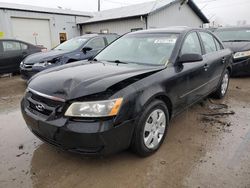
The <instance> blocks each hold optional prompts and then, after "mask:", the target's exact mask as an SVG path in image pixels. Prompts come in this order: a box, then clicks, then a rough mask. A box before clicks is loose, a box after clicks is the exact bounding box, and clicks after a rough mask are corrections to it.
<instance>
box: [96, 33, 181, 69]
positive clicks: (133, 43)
mask: <svg viewBox="0 0 250 188" xmlns="http://www.w3.org/2000/svg"><path fill="white" fill-rule="evenodd" d="M177 37H178V34H140V35H139V34H135V35H133V34H131V35H125V36H124V37H122V38H120V39H118V40H116V41H115V42H113V43H112V44H111V45H109V46H108V47H107V48H105V49H104V50H103V51H102V52H101V53H99V54H98V55H97V56H96V57H95V59H96V60H98V61H110V62H123V63H137V64H148V65H165V64H166V63H167V62H168V60H169V58H170V56H171V54H172V51H173V48H174V46H175V43H176V40H177Z"/></svg>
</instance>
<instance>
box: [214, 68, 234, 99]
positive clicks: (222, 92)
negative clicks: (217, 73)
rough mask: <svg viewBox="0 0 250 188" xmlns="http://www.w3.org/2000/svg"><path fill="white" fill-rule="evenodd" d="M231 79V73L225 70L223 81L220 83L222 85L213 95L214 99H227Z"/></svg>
mask: <svg viewBox="0 0 250 188" xmlns="http://www.w3.org/2000/svg"><path fill="white" fill-rule="evenodd" d="M229 78H230V74H229V71H228V70H225V72H224V73H223V76H222V79H221V81H220V84H219V86H218V89H217V90H216V91H215V92H214V93H213V94H212V97H213V98H216V99H222V98H223V97H225V95H226V93H227V90H228V86H229Z"/></svg>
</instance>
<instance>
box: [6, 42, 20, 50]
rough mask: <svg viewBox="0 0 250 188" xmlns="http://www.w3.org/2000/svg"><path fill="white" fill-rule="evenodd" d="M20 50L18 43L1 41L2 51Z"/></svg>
mask: <svg viewBox="0 0 250 188" xmlns="http://www.w3.org/2000/svg"><path fill="white" fill-rule="evenodd" d="M16 50H21V45H20V43H19V42H14V41H3V51H4V52H7V51H16Z"/></svg>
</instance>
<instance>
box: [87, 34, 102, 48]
mask: <svg viewBox="0 0 250 188" xmlns="http://www.w3.org/2000/svg"><path fill="white" fill-rule="evenodd" d="M86 46H88V47H90V48H92V49H94V50H98V49H102V48H104V47H105V43H104V39H103V38H102V37H100V38H95V39H92V40H90V41H89V42H88V44H86Z"/></svg>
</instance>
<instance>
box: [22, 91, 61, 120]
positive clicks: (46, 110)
mask: <svg viewBox="0 0 250 188" xmlns="http://www.w3.org/2000/svg"><path fill="white" fill-rule="evenodd" d="M27 101H28V102H29V109H30V111H31V112H32V113H35V114H36V115H41V116H43V117H49V116H52V115H53V116H54V117H56V116H57V115H59V114H60V113H61V112H62V109H63V106H64V103H63V102H60V101H54V100H51V99H48V98H45V97H42V96H39V95H37V94H34V93H32V92H28V93H27ZM38 105H42V106H43V108H42V109H38V108H37V106H38Z"/></svg>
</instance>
